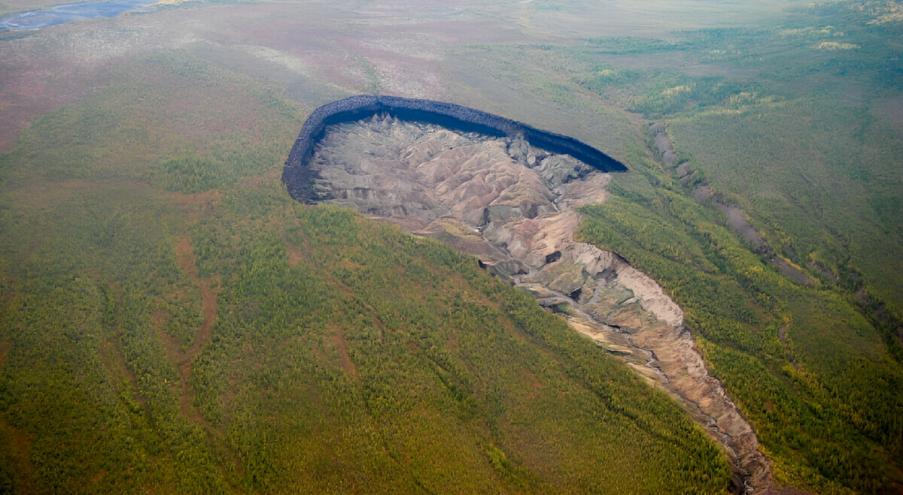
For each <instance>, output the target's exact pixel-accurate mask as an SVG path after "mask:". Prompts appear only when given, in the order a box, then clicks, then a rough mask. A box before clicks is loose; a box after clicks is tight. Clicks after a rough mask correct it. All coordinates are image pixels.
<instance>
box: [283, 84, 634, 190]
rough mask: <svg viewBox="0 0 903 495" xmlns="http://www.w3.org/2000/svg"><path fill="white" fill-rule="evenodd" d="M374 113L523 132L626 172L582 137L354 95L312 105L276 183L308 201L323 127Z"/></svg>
mask: <svg viewBox="0 0 903 495" xmlns="http://www.w3.org/2000/svg"><path fill="white" fill-rule="evenodd" d="M377 114H388V115H391V116H393V117H395V118H397V119H399V120H403V121H412V122H422V123H429V124H436V125H439V126H441V127H445V128H447V129H452V130H457V131H464V132H476V133H479V134H484V135H488V136H493V137H509V138H515V137H523V138H524V139H525V140H526V141H527V142H528V143H530V145H531V146H534V147H536V148H540V149H543V150H545V151H548V152H551V153H559V154H565V155H570V156H572V157H574V158H576V159H577V160H580V161H581V162H583V163H586V164H587V165H589V166H591V167H593V168H595V169H597V170H600V171H602V172H624V171H627V166H626V165H624V164H623V163H622V162H620V161H618V160H616V159H614V158H612V157H611V156H609V155H607V154H605V153H603V152H602V151H600V150H598V149H596V148H593V147H592V146H590V145H588V144H586V143H584V142H582V141H579V140H577V139H574V138H572V137H570V136H565V135H563V134H557V133H554V132H550V131H544V130H541V129H537V128H535V127H532V126H530V125H527V124H524V123H522V122H518V121H516V120H511V119H508V118H505V117H502V116H500V115H495V114H491V113H488V112H484V111H482V110H477V109H475V108H470V107H465V106H463V105H457V104H454V103H446V102H442V101H435V100H424V99H419V98H403V97H400V96H376V95H358V96H351V97H348V98H343V99H341V100H336V101H333V102H331V103H327V104H325V105H322V106H320V107H318V108H317V109H316V110H314V111H313V113H311V114H310V116H309V117H308V118H307V120H306V121H305V122H304V125H303V126H301V132H299V133H298V138H297V139H296V140H295V144H294V145H293V146H292V150H291V152H290V153H289V156H288V160H286V162H285V168H284V169H283V171H282V182H283V183H285V186H286V188H287V189H288V192H289V194H290V195H291V196H292V198H294V199H295V200H297V201H301V202H304V203H314V202H316V200H317V195H316V194H315V192H314V179H316V176H317V174H316V171H314V170H311V169H310V167H308V162H309V161H310V159H311V157H312V156H313V153H314V150H315V148H316V145H317V143H318V142H319V141H320V140H321V139H322V138H323V136H324V135H325V133H326V128H327V127H329V126H331V125H335V124H341V123H345V122H355V121H359V120H363V119H366V118H369V117H372V116H373V115H377Z"/></svg>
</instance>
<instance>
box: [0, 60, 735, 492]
mask: <svg viewBox="0 0 903 495" xmlns="http://www.w3.org/2000/svg"><path fill="white" fill-rule="evenodd" d="M188 69H190V70H188ZM120 70H121V72H120V73H119V74H118V75H116V77H114V78H113V81H112V82H111V83H110V85H109V87H108V88H106V89H104V90H103V91H101V92H99V93H97V94H95V95H93V96H91V97H90V98H88V99H86V100H84V101H82V102H80V103H78V104H75V105H71V106H68V107H66V108H63V109H61V110H59V111H55V112H52V113H50V114H48V115H46V116H45V117H42V118H41V119H40V120H38V121H37V122H36V123H35V124H34V125H33V126H32V128H31V129H30V130H28V131H27V132H26V134H25V135H24V136H23V137H22V139H21V140H20V143H19V145H18V146H17V147H16V148H15V149H14V150H13V151H12V152H10V153H8V154H6V155H4V156H3V157H2V161H0V177H2V179H0V180H2V193H0V226H2V235H0V253H2V256H0V259H2V265H0V274H2V276H0V284H2V285H0V288H2V300H0V304H2V309H0V365H2V368H0V460H2V462H0V487H2V491H9V490H10V489H14V490H15V491H21V492H25V493H28V492H35V493H45V492H46V493H123V492H144V491H152V492H154V493H180V494H181V493H217V492H220V493H227V492H248V491H251V492H266V493H279V492H283V491H286V492H295V491H296V490H299V489H300V490H303V491H307V492H311V493H349V492H360V493H377V492H393V493H416V492H426V493H480V492H487V493H490V492H491V493H526V492H535V493H549V492H570V493H573V492H578V491H579V492H600V493H603V492H604V493H655V492H663V491H670V490H675V491H678V492H682V493H721V492H723V491H724V490H725V489H726V488H727V486H728V477H729V470H728V465H727V461H726V458H725V456H724V454H723V453H722V452H721V451H720V449H719V448H718V447H717V446H716V445H715V444H714V443H713V442H712V441H711V440H710V439H709V438H708V437H707V436H706V434H705V433H704V432H703V431H702V430H701V428H699V427H698V426H697V425H695V424H693V422H692V421H691V420H690V419H689V417H688V416H686V415H685V414H684V413H683V412H682V411H681V410H680V408H679V407H678V406H677V405H676V403H674V402H673V401H671V400H670V399H669V398H667V397H666V396H665V395H664V394H663V393H661V392H659V391H657V390H654V389H652V388H651V387H649V386H648V385H646V384H645V383H643V382H641V381H640V380H639V379H638V378H637V377H636V376H634V374H632V373H631V372H629V371H628V370H627V369H626V367H624V366H623V365H622V364H620V363H619V362H618V361H616V360H615V359H614V358H612V357H609V356H607V355H605V354H604V353H603V352H602V351H601V350H600V349H598V348H597V347H596V346H594V345H593V344H592V343H591V342H590V341H588V340H587V339H584V338H582V337H580V336H578V335H577V334H575V333H574V332H572V331H571V330H570V329H569V328H568V327H567V325H566V324H565V323H564V322H563V320H561V319H560V318H558V317H556V316H554V315H552V314H550V313H547V312H545V311H543V310H542V309H540V308H539V307H538V306H537V305H536V304H535V302H534V301H533V300H532V298H531V297H529V296H528V295H526V294H524V293H521V292H519V291H517V290H515V289H513V288H511V287H509V286H507V285H506V284H503V283H501V282H500V281H498V280H496V279H495V278H493V277H491V276H490V275H489V274H487V273H486V272H485V271H483V270H480V269H479V268H478V266H477V264H476V262H475V260H474V259H472V258H470V257H466V256H462V255H460V254H456V253H455V252H453V251H452V250H450V249H449V248H447V247H444V246H443V245H441V244H438V243H437V242H434V241H428V240H420V239H416V238H414V237H411V236H410V235H407V234H404V233H402V232H401V230H400V229H398V228H395V227H392V226H388V225H384V224H380V223H377V222H374V221H369V220H365V219H363V218H361V217H359V216H358V215H356V214H354V213H352V212H350V211H347V210H342V209H337V208H334V207H326V206H319V207H312V206H304V205H301V204H298V203H296V202H294V201H292V200H291V199H290V198H289V196H288V195H287V194H286V193H285V191H284V189H283V188H282V186H281V184H280V182H279V178H278V177H279V172H280V169H281V164H282V160H283V159H284V154H285V152H286V146H287V143H291V141H292V138H293V134H294V133H295V132H296V131H297V129H298V127H299V125H300V122H301V117H302V116H303V112H301V111H299V110H296V109H295V107H294V106H293V105H292V104H290V103H285V102H283V101H282V100H278V99H277V100H273V96H272V95H271V94H270V93H269V92H268V91H267V90H266V88H265V87H260V86H259V85H254V84H252V83H251V82H249V81H248V80H246V79H244V78H242V77H241V76H239V75H237V74H233V73H230V72H228V71H227V70H225V69H217V68H215V67H214V66H210V65H207V64H204V63H203V62H201V61H199V60H197V59H195V58H192V57H190V56H188V55H185V54H182V55H167V56H166V57H160V56H153V57H150V58H148V59H146V60H141V61H136V62H134V63H132V64H129V65H128V66H125V67H122V68H121V69H120ZM151 76H152V80H151V81H150V82H148V79H149V78H151ZM198 80H200V81H207V84H205V85H204V90H203V91H204V98H203V99H202V98H200V94H199V90H198V89H197V87H198V84H197V83H198ZM213 80H215V81H216V82H215V83H214V82H211V81H213ZM136 91H141V92H142V93H143V94H144V95H145V98H144V99H143V100H140V101H138V100H135V99H133V98H130V97H129V95H131V94H134V93H135V92H136ZM216 98H224V99H229V100H230V101H232V102H233V103H234V104H235V105H237V106H240V107H237V108H236V109H235V114H234V115H225V116H221V115H219V114H220V112H222V110H221V109H218V108H213V107H211V106H205V105H204V101H205V100H206V99H216ZM189 102H190V103H189ZM170 105H172V106H176V105H178V106H183V107H184V105H189V109H190V112H188V113H190V114H191V115H192V116H193V117H192V119H195V120H198V121H203V120H204V119H214V118H226V119H228V118H233V117H234V118H239V116H240V117H241V118H242V119H243V121H242V126H236V127H234V129H235V132H234V133H226V134H215V133H209V135H208V134H203V133H202V131H200V130H199V127H198V126H195V125H193V124H192V122H191V120H189V119H186V120H185V122H184V127H182V126H180V125H176V126H175V127H171V126H165V125H163V124H162V122H160V121H158V119H163V118H166V117H165V115H166V111H167V110H166V109H167V107H169V106H170ZM138 115H140V116H141V118H140V119H138V118H137V116H138ZM249 131H252V132H254V134H250V132H249ZM152 133H153V134H152ZM188 133H192V135H186V134H188ZM188 139H192V140H197V142H199V143H203V144H202V145H192V146H190V147H189V146H188V144H187V140H188ZM123 143H127V146H123ZM173 150H175V151H173Z"/></svg>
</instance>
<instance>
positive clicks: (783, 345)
mask: <svg viewBox="0 0 903 495" xmlns="http://www.w3.org/2000/svg"><path fill="white" fill-rule="evenodd" d="M810 15H811V17H807V18H806V21H807V22H808V23H809V24H806V23H801V22H800V23H797V24H791V25H782V26H778V27H776V28H772V29H768V30H756V31H749V30H717V31H715V32H701V33H698V32H692V33H687V34H686V35H685V36H686V38H685V41H683V42H675V43H669V44H666V45H659V46H650V47H648V52H647V55H648V56H650V57H653V56H655V54H654V52H662V51H666V50H667V51H670V52H671V53H672V54H677V55H676V56H679V57H680V56H685V57H689V58H694V59H696V60H703V61H707V63H710V64H711V68H710V69H709V70H710V71H712V72H715V71H716V70H719V69H720V70H723V71H724V72H725V73H731V74H737V73H740V74H744V73H745V74H751V75H748V76H745V77H744V76H735V77H732V78H731V77H725V76H697V75H690V74H686V73H682V72H680V71H678V70H674V69H657V70H647V71H643V70H637V69H634V68H629V67H623V66H619V65H618V64H617V62H616V61H613V60H608V59H607V60H606V62H604V63H603V62H599V63H598V65H596V68H595V72H594V73H590V74H589V75H586V76H582V77H578V78H577V79H578V81H579V83H580V84H582V85H583V86H584V87H585V88H587V89H589V90H591V91H594V92H596V93H598V94H600V95H603V96H604V97H606V98H609V99H611V100H614V101H619V102H621V104H622V105H624V106H626V107H628V108H630V109H631V110H632V111H635V112H638V113H641V114H643V115H644V116H645V117H646V118H647V119H649V120H654V121H659V122H664V123H666V124H667V129H668V132H669V134H670V135H671V137H672V138H673V141H674V147H675V150H676V151H677V153H678V156H679V157H680V159H681V160H682V161H683V160H685V161H686V163H687V164H688V166H689V167H690V169H691V170H695V173H694V175H693V176H692V177H691V178H690V180H685V181H683V182H681V181H679V180H677V174H676V173H675V172H674V171H673V170H669V169H666V168H665V167H664V166H662V165H661V164H658V163H656V162H654V161H652V160H650V159H649V158H648V157H643V156H636V158H635V160H634V161H631V162H630V163H632V164H634V165H638V166H639V167H641V168H642V169H643V171H644V172H643V173H642V174H633V175H631V176H619V177H617V178H616V179H615V182H614V184H613V187H612V193H613V196H612V199H611V200H610V201H608V202H606V203H605V204H603V205H601V206H598V207H590V208H587V209H585V211H584V213H585V214H586V216H587V222H586V224H585V225H584V230H583V235H584V237H585V239H587V240H589V241H591V242H594V243H596V244H599V245H601V246H605V247H608V248H611V249H614V250H615V251H617V252H619V253H620V254H622V255H623V256H625V257H626V258H627V259H628V260H630V261H631V262H632V263H634V264H635V265H636V266H637V267H638V268H640V269H642V270H644V271H646V272H647V273H649V274H650V275H652V276H653V277H654V278H656V279H657V280H658V281H659V282H661V283H662V284H663V285H664V286H665V287H666V288H667V289H668V290H669V292H670V293H671V295H672V296H673V297H674V298H675V300H676V301H677V302H678V303H679V304H680V305H681V306H682V307H683V308H684V310H685V311H686V316H687V324H688V325H689V326H690V328H692V329H694V330H696V331H697V333H696V337H697V342H698V343H699V345H700V348H701V349H702V350H703V351H704V354H705V357H706V360H707V361H708V363H709V364H710V365H711V367H712V370H713V372H714V374H715V375H716V376H718V377H719V378H720V379H721V380H722V381H723V382H724V384H725V386H726V387H727V389H728V390H729V391H730V393H731V394H732V396H733V397H734V398H735V400H736V402H737V403H738V405H739V406H740V408H741V410H742V411H743V413H744V414H745V415H746V416H747V417H748V418H749V419H750V420H751V421H752V423H753V425H754V426H755V428H756V431H757V433H758V434H759V438H760V440H761V441H762V442H763V444H764V446H765V448H766V452H767V453H768V455H769V456H770V458H771V459H772V460H773V461H774V462H775V468H776V470H777V475H778V476H779V478H783V479H785V480H787V481H788V482H790V483H791V484H795V485H798V486H804V487H808V488H810V489H813V490H815V491H818V492H834V491H838V492H840V491H846V490H854V491H860V492H876V491H882V490H888V489H890V487H893V486H896V487H899V486H900V484H901V482H903V472H901V463H900V459H903V421H901V414H900V412H901V411H903V393H901V391H903V367H901V359H903V352H901V341H900V334H899V329H900V321H901V315H903V299H901V298H903V286H901V283H903V278H901V277H900V273H901V269H903V265H901V258H900V256H899V255H900V253H901V252H903V251H901V248H903V224H901V221H903V220H901V219H903V216H901V214H900V213H901V203H900V201H901V195H900V193H901V191H903V177H901V174H900V169H899V163H900V162H899V157H900V156H901V152H903V144H901V143H903V140H901V139H900V136H901V127H900V126H899V122H897V123H896V127H895V124H894V121H893V120H892V118H891V117H890V116H889V113H888V112H887V111H886V109H885V108H883V107H884V106H886V105H889V104H891V102H893V101H894V99H895V98H896V99H899V98H900V93H899V88H900V83H901V79H900V77H901V74H900V72H899V67H897V69H896V70H893V69H889V68H888V67H887V60H890V59H896V60H899V53H900V52H899V45H898V44H897V42H896V41H891V40H897V39H899V34H900V29H899V27H895V26H882V25H877V24H875V23H869V19H868V18H867V17H866V16H865V14H864V13H862V12H861V11H853V12H850V9H849V5H839V6H838V5H835V6H831V7H824V8H821V9H818V10H816V11H814V12H811V13H810ZM897 26H898V25H897ZM826 38H827V39H828V40H829V41H824V40H825V39H826ZM580 57H583V58H584V60H586V59H592V58H593V57H594V56H593V55H591V54H590V53H587V52H583V53H581V55H580ZM622 62H623V61H622ZM635 65H636V64H635V63H633V64H631V66H635ZM897 118H898V117H897ZM699 184H708V185H709V186H711V187H712V188H713V189H714V191H715V192H716V193H717V194H718V197H719V198H720V201H722V202H724V203H726V204H731V205H735V206H737V207H739V208H740V209H741V210H742V211H743V212H744V213H745V216H747V217H748V218H749V219H750V221H751V222H752V224H753V225H754V226H755V228H756V229H757V230H758V232H759V233H760V235H761V236H762V237H763V238H764V239H765V241H766V242H767V243H768V245H770V246H771V247H772V248H773V249H774V251H775V252H776V254H777V255H778V256H780V257H782V258H783V259H784V260H785V261H787V262H788V263H790V264H791V265H792V266H794V267H796V268H797V269H799V270H801V271H802V272H803V273H805V274H806V276H807V277H808V278H809V280H810V281H811V283H809V284H799V283H794V282H792V281H791V280H790V279H789V278H786V277H784V276H782V275H780V274H779V272H778V271H777V270H776V269H775V268H773V267H772V266H771V265H770V264H769V263H768V262H767V259H766V258H765V257H762V256H759V255H758V254H756V250H755V249H754V247H755V246H749V245H746V244H745V243H744V242H743V241H741V240H740V238H739V237H738V236H737V235H735V234H733V233H732V231H731V230H730V228H729V227H728V222H727V221H726V219H725V218H724V216H723V215H722V214H721V213H719V212H718V211H717V210H716V209H714V208H713V207H712V206H711V204H702V203H700V202H698V201H696V200H695V199H693V197H692V194H690V193H691V192H692V190H693V188H694V187H695V186H698V185H699ZM876 301H880V302H876Z"/></svg>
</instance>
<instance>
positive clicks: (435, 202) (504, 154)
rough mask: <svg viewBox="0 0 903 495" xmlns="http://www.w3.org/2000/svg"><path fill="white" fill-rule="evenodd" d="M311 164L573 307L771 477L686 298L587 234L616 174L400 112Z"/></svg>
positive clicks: (328, 141)
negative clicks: (675, 296) (708, 360)
mask: <svg viewBox="0 0 903 495" xmlns="http://www.w3.org/2000/svg"><path fill="white" fill-rule="evenodd" d="M310 166H311V167H312V168H313V169H314V170H316V171H317V172H318V173H319V176H320V178H319V179H317V181H316V190H317V193H318V194H319V196H320V199H321V200H323V201H329V202H333V203H339V204H343V205H347V206H351V207H353V208H355V209H357V210H360V211H361V212H363V213H365V214H368V215H371V216H374V217H378V218H385V219H389V220H391V221H393V222H395V223H398V224H400V225H402V226H403V227H405V228H407V229H408V230H410V231H411V232H413V233H415V234H419V235H425V236H430V237H434V238H437V239H440V240H442V241H444V242H446V243H448V244H449V245H451V246H454V247H456V248H458V249H460V250H462V251H464V252H467V253H470V254H473V255H475V256H477V257H479V258H480V260H481V263H483V264H484V265H485V266H487V267H488V268H489V269H490V270H492V271H493V272H494V273H496V274H498V275H499V276H501V277H504V278H506V279H508V280H510V281H511V282H512V283H514V284H515V285H517V286H519V287H521V288H524V289H526V290H528V291H530V292H531V293H532V294H533V295H534V296H535V297H536V299H537V300H538V301H539V303H540V304H541V305H543V306H545V307H548V308H550V309H553V310H555V311H558V312H560V313H562V314H563V315H564V317H565V318H566V319H567V320H568V322H569V323H570V325H571V327H572V328H574V329H575V330H576V331H578V332H580V333H581V334H583V335H585V336H587V337H589V338H590V339H592V340H593V341H594V342H596V343H597V344H598V345H599V346H600V347H601V348H603V349H605V350H606V351H608V352H609V353H611V354H613V355H615V356H617V357H619V358H620V359H622V360H623V361H624V362H625V363H627V365H628V366H629V367H631V368H632V369H633V370H635V371H636V372H637V373H638V374H639V375H640V376H642V377H643V378H644V379H645V380H646V381H647V382H648V383H650V384H651V385H653V386H656V387H659V388H661V389H662V390H664V391H666V392H667V393H668V394H669V395H671V396H672V397H674V398H675V399H676V400H677V401H678V402H679V403H680V404H681V405H682V406H683V407H684V408H685V409H687V411H689V412H690V414H691V415H692V416H693V418H695V419H696V420H697V421H698V422H699V423H700V424H701V425H702V426H703V427H705V429H706V430H707V431H708V432H709V433H710V434H711V435H712V437H714V438H715V439H716V440H717V441H718V442H719V443H720V444H721V445H723V446H724V448H725V450H726V451H727V453H728V456H729V457H730V459H731V461H732V464H733V465H734V468H735V472H736V474H737V476H738V477H739V478H740V480H742V482H743V484H744V485H745V491H746V492H748V493H760V492H766V491H768V490H769V488H770V485H771V476H770V469H769V465H768V463H767V461H766V460H765V458H764V457H763V455H762V454H761V453H760V452H759V450H758V441H757V439H756V436H755V433H754V432H753V431H752V428H751V427H750V426H749V424H748V423H747V422H746V421H745V420H744V419H743V418H742V417H741V416H740V414H739V412H738V410H737V408H736V407H735V406H734V404H733V403H732V402H731V400H730V399H729V398H728V397H727V395H726V394H725V392H724V389H723V388H722V386H721V384H720V383H719V382H718V381H717V380H716V379H715V378H713V377H712V376H710V375H709V374H708V371H707V370H706V367H705V364H704V362H703V360H702V357H701V356H700V354H699V352H698V351H697V349H696V347H695V345H694V342H693V338H692V336H691V335H690V332H689V331H688V329H687V328H686V327H685V326H684V325H683V312H682V311H681V309H680V308H679V307H678V306H677V305H676V304H675V303H674V302H673V301H672V300H671V299H670V298H669V297H668V296H667V295H666V294H665V293H664V291H663V290H662V288H661V287H660V286H659V285H658V284H657V283H656V282H655V281H654V280H652V279H651V278H649V277H648V276H646V275H645V274H644V273H642V272H640V271H638V270H636V269H635V268H633V267H632V266H630V265H629V264H628V263H627V262H626V261H625V260H623V259H622V258H621V257H619V256H618V255H617V254H615V253H612V252H608V251H603V250H600V249H598V248H596V247H595V246H592V245H590V244H587V243H583V242H578V241H577V240H576V239H575V233H576V232H577V229H578V226H579V221H580V218H579V213H578V212H577V208H578V207H580V206H582V205H586V204H590V203H599V202H602V201H605V199H606V185H607V184H608V181H609V176H608V175H607V174H604V173H600V172H598V171H596V170H594V169H592V168H590V167H589V166H587V165H585V164H583V163H581V162H579V161H577V160H575V159H573V158H571V157H568V156H564V155H555V154H548V153H546V152H544V151H541V150H538V149H535V148H532V147H530V146H529V145H528V144H527V143H526V142H524V141H521V140H509V139H497V138H489V137H485V136H479V135H475V134H461V133H457V132H454V131H450V130H447V129H443V128H441V127H437V126H433V125H426V124H416V123H409V122H399V121H397V120H394V119H392V118H389V117H374V118H373V119H370V120H367V121H362V122H356V123H350V124H342V125H337V126H333V127H331V128H329V129H328V130H327V134H326V136H325V138H324V139H323V140H322V141H321V143H320V144H319V145H318V148H317V151H316V152H315V154H314V156H313V158H312V160H311V164H310Z"/></svg>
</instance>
